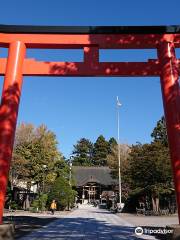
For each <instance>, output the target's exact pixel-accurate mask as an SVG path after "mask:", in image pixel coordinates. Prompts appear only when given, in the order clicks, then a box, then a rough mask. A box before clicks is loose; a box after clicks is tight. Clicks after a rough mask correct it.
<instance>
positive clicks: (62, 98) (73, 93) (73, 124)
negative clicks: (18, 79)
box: [0, 0, 180, 157]
mask: <svg viewBox="0 0 180 240" xmlns="http://www.w3.org/2000/svg"><path fill="white" fill-rule="evenodd" d="M179 9H180V1H179V0H172V1H164V0H159V1H158V0H156V1H155V0H151V1H144V0H139V1H138V0H136V1H134V0H129V1H121V0H112V1H109V0H102V1H101V0H99V1H98V0H96V1H95V0H91V1H85V0H76V1H75V0H72V1H67V0H66V1H64V0H51V1H47V0H43V1H42V0H38V1H37V0H31V1H30V0H29V1H24V0H23V1H22V0H17V1H13V0H12V1H2V2H1V14H0V24H21V25H23V24H28V25H62V26H65V25H67V26H68V25H71V26H73V25H74V26H78V25H84V26H86V25H87V26H97V25H102V26H103V25H104V26H105V25H106V26H108V25H120V26H121V25H122V26H123V25H127V26H128V25H139V26H140V25H171V24H172V25H176V24H177V25H178V24H180V15H179V13H180V11H179ZM6 54H7V51H6V50H5V49H0V57H4V56H6ZM177 56H178V57H180V51H179V50H177ZM27 57H31V58H33V57H34V58H37V59H39V60H52V61H81V59H82V51H80V50H76V51H67V50H66V51H61V50H28V51H27ZM156 57H157V56H156V51H155V50H145V51H142V50H136V51H132V50H131V51H125V50H122V51H101V52H100V60H101V61H146V60H147V59H148V58H156ZM2 83H3V78H2V77H1V78H0V89H1V88H2ZM116 96H119V99H120V101H121V102H122V104H123V106H122V107H121V109H120V141H121V142H123V143H129V144H132V143H136V142H142V143H145V142H150V141H151V137H150V134H151V132H152V129H153V128H154V126H155V124H156V122H157V120H158V119H160V117H161V116H162V114H163V107H162V98H161V90H160V83H159V78H129V77H127V78H90V77H88V78H83V77H81V78H80V77H79V78H70V77H68V78H62V77H60V78H42V77H41V78H40V77H34V78H31V77H25V78H24V85H23V92H22V98H21V104H20V110H19V117H18V122H22V121H23V122H27V123H29V122H31V123H33V124H35V125H36V126H38V125H39V124H41V123H44V124H46V125H47V126H48V128H49V129H51V130H52V131H54V132H55V133H56V135H57V138H58V141H59V149H60V151H61V152H62V153H63V154H64V155H65V156H66V157H68V156H69V154H71V152H72V149H73V144H75V143H76V142H77V140H79V139H80V138H81V137H86V138H88V139H90V140H91V141H93V142H94V141H95V140H96V139H97V137H98V136H99V135H100V134H103V135H104V136H105V138H106V139H107V140H108V139H109V138H110V137H117V121H116V120H117V119H116Z"/></svg>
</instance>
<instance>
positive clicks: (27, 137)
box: [10, 123, 68, 191]
mask: <svg viewBox="0 0 180 240" xmlns="http://www.w3.org/2000/svg"><path fill="white" fill-rule="evenodd" d="M57 143H58V142H57V139H56V136H55V134H54V133H53V132H52V131H50V130H48V129H47V127H46V126H45V125H41V126H39V127H37V128H36V127H35V126H33V125H32V124H24V123H23V124H20V125H19V126H18V128H17V131H16V136H15V145H14V150H13V157H12V165H11V171H10V179H11V182H12V184H13V185H16V184H17V183H18V182H19V181H24V182H27V183H31V182H35V183H37V184H38V186H39V191H42V188H43V182H45V183H48V182H49V183H51V182H53V181H54V180H55V179H56V177H57V176H59V175H60V174H62V171H63V174H64V173H65V172H68V171H67V166H66V163H65V161H64V159H63V156H62V155H61V153H60V152H59V151H58V148H57ZM62 169H63V170H62ZM64 170H65V171H64Z"/></svg>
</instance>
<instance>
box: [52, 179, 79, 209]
mask: <svg viewBox="0 0 180 240" xmlns="http://www.w3.org/2000/svg"><path fill="white" fill-rule="evenodd" d="M76 195H77V192H76V191H75V190H73V189H72V188H71V186H70V184H69V181H68V180H67V179H65V178H63V177H61V176H59V177H58V178H57V179H56V180H55V182H54V184H53V186H52V188H51V190H50V192H49V204H50V202H52V200H53V199H55V200H56V201H57V204H58V208H59V209H65V208H66V207H69V206H70V207H72V206H73V204H74V201H75V196H76Z"/></svg>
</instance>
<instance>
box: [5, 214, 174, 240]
mask: <svg viewBox="0 0 180 240" xmlns="http://www.w3.org/2000/svg"><path fill="white" fill-rule="evenodd" d="M4 222H13V223H14V224H15V226H16V227H15V239H20V238H22V240H30V239H45V240H48V239H49V240H51V239H61V240H63V239H64V240H65V239H72V240H80V239H81V240H83V239H86V240H97V239H101V240H110V239H111V240H112V239H113V240H120V239H121V240H137V239H140V238H138V237H137V236H135V234H134V230H135V228H134V227H128V226H119V225H112V224H109V223H107V222H105V221H100V220H96V219H94V218H82V217H79V218H77V217H76V218H72V217H71V218H61V219H59V218H56V217H51V218H50V217H49V218H48V217H47V218H41V217H31V216H15V217H13V218H10V217H5V218H4ZM47 225H48V226H47ZM143 228H147V229H148V228H149V227H145V226H143ZM29 233H30V235H29ZM146 236H147V235H146ZM151 236H152V235H151ZM156 238H157V239H163V240H168V239H170V236H167V235H166V236H165V235H164V236H163V235H156ZM143 239H149V238H148V236H147V237H145V238H143Z"/></svg>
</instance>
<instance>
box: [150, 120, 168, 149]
mask: <svg viewBox="0 0 180 240" xmlns="http://www.w3.org/2000/svg"><path fill="white" fill-rule="evenodd" d="M151 137H152V138H153V141H154V142H161V143H162V144H163V145H165V146H166V147H167V146H168V138H167V130H166V121H165V118H164V116H163V117H162V118H161V119H160V120H159V121H158V122H157V124H156V127H155V128H154V129H153V132H152V134H151Z"/></svg>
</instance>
